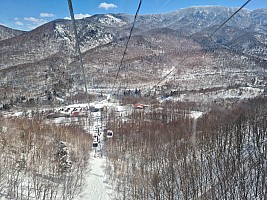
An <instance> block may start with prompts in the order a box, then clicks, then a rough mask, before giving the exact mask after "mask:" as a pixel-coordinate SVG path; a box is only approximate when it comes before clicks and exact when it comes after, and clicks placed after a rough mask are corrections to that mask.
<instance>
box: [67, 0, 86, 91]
mask: <svg viewBox="0 0 267 200" xmlns="http://www.w3.org/2000/svg"><path fill="white" fill-rule="evenodd" d="M68 5H69V10H70V17H71V20H72V26H73V31H74V36H75V49H76V52H78V56H79V61H80V67H81V69H82V73H83V79H84V88H85V93H86V94H88V93H87V83H86V77H85V72H84V65H83V60H82V53H81V49H80V43H79V39H78V33H77V27H76V23H75V18H74V13H73V7H72V1H71V0H68Z"/></svg>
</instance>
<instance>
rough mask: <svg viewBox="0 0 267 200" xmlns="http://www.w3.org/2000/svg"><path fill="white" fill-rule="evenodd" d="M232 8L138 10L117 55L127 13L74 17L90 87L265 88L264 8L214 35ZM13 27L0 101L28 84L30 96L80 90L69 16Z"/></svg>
mask: <svg viewBox="0 0 267 200" xmlns="http://www.w3.org/2000/svg"><path fill="white" fill-rule="evenodd" d="M235 10H236V8H226V7H220V6H204V7H190V8H185V9H180V10H177V11H174V12H171V13H164V14H151V15H139V16H138V18H137V22H136V24H135V29H134V31H133V36H132V38H131V40H130V42H129V44H128V49H127V51H126V54H125V57H124V59H123V60H122V55H123V52H124V50H125V46H126V43H127V39H128V37H129V32H130V29H131V26H132V23H133V19H134V17H133V16H132V15H126V14H101V15H94V16H91V17H88V18H85V19H81V20H77V27H78V37H79V41H80V46H81V51H82V53H83V59H84V65H85V72H86V77H87V81H88V83H89V87H111V85H113V84H114V83H116V84H115V85H124V87H125V88H127V87H129V85H131V87H144V88H151V86H153V85H155V84H156V83H158V82H159V81H161V84H160V85H168V88H169V89H170V90H173V91H177V90H179V91H192V90H196V91H210V90H213V89H214V88H217V89H218V90H219V89H224V88H227V87H229V88H239V87H241V86H242V87H245V86H252V85H253V86H255V87H259V88H263V89H264V87H266V79H267V78H266V77H267V75H266V62H267V60H266V55H267V47H266V44H267V28H266V27H267V26H266V25H267V10H266V9H258V10H254V11H250V10H247V9H243V10H241V11H240V12H239V13H238V14H237V15H236V16H235V17H234V18H232V19H231V20H230V21H229V22H228V23H227V24H225V25H224V26H223V27H222V28H221V29H220V30H219V31H217V32H216V33H214V31H215V30H216V29H217V28H218V27H219V26H220V25H221V24H222V23H223V22H224V21H225V20H226V19H227V18H228V17H230V16H231V14H233V13H234V12H235ZM1 30H2V29H1ZM3 30H4V29H3ZM4 32H5V33H4V34H2V35H8V31H4ZM19 33H22V32H18V33H17V34H18V35H17V36H15V37H10V38H9V39H5V40H2V41H0V77H1V79H0V80H1V83H0V84H1V85H2V86H1V87H2V90H3V91H4V92H2V93H1V96H0V99H1V102H7V101H10V98H13V100H12V101H15V100H16V98H20V97H21V94H22V93H23V94H25V95H24V96H28V95H29V94H27V90H29V91H31V92H30V95H31V97H33V98H37V97H42V98H43V99H45V98H52V97H53V96H56V95H60V96H61V97H62V96H63V97H64V96H65V95H66V94H67V93H68V92H69V91H78V90H79V89H81V87H82V84H83V81H82V78H81V69H80V67H79V64H78V60H77V57H76V53H75V52H76V50H75V48H74V46H75V40H74V34H73V29H72V24H71V21H70V20H62V19H60V20H55V21H52V22H49V23H47V24H44V25H42V26H40V27H38V28H36V29H34V30H32V31H29V32H26V33H23V34H19ZM211 33H214V34H213V35H212V37H209V35H210V34H211ZM5 37H6V36H5ZM184 58H185V59H184ZM183 60H184V61H183ZM118 69H119V72H120V73H119V74H118V76H116V74H117V72H118ZM22 74H24V75H22ZM166 75H168V76H167V77H166V78H163V77H164V76H166ZM256 79H257V81H256V82H255V80H256ZM255 83H256V84H255ZM29 88H30V89H29ZM166 92H170V91H167V90H166Z"/></svg>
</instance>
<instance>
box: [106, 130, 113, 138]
mask: <svg viewBox="0 0 267 200" xmlns="http://www.w3.org/2000/svg"><path fill="white" fill-rule="evenodd" d="M112 137H113V131H112V130H108V131H107V138H112Z"/></svg>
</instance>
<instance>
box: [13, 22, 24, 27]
mask: <svg viewBox="0 0 267 200" xmlns="http://www.w3.org/2000/svg"><path fill="white" fill-rule="evenodd" d="M15 24H16V25H19V26H23V25H24V24H23V23H22V22H20V21H16V22H15Z"/></svg>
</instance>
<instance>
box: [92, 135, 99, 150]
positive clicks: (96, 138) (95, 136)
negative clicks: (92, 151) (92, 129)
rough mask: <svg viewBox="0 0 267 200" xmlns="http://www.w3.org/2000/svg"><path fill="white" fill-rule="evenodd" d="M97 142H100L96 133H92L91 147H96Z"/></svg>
mask: <svg viewBox="0 0 267 200" xmlns="http://www.w3.org/2000/svg"><path fill="white" fill-rule="evenodd" d="M99 142H100V140H99V137H98V136H97V135H94V140H93V147H98V143H99Z"/></svg>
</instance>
